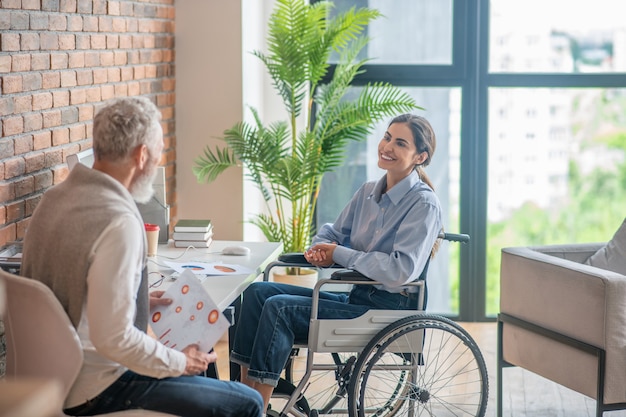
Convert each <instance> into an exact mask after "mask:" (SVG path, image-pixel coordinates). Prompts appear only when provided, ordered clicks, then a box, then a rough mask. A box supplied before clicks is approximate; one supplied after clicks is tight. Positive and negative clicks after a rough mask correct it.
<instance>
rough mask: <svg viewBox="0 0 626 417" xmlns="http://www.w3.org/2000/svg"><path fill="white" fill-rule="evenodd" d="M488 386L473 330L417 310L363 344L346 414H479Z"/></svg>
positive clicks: (361, 416)
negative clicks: (413, 314) (366, 343)
mask: <svg viewBox="0 0 626 417" xmlns="http://www.w3.org/2000/svg"><path fill="white" fill-rule="evenodd" d="M488 391H489V381H488V379H487V368H486V366H485V361H484V359H483V356H482V354H481V353H480V350H479V348H478V346H477V345H476V343H475V342H474V340H473V339H472V338H471V336H470V335H469V334H468V333H467V332H466V331H465V330H464V329H463V328H461V327H460V326H459V325H458V324H456V323H454V322H453V321H451V320H448V319H446V318H444V317H440V316H436V315H431V314H420V315H415V316H410V317H406V318H404V319H401V320H398V321H396V322H394V323H391V324H390V325H389V326H387V327H386V328H384V329H383V330H381V331H380V332H379V333H378V334H377V335H376V337H374V338H373V339H372V340H371V341H370V342H369V344H368V345H367V346H366V347H365V349H364V350H363V352H362V353H361V355H360V356H359V359H358V360H357V362H356V364H355V366H354V371H353V374H352V379H351V381H350V387H349V389H348V408H349V413H350V414H349V415H350V416H351V417H357V416H358V417H373V416H377V417H378V416H385V417H391V416H399V417H402V416H410V417H413V416H437V417H447V416H478V417H483V416H484V415H485V411H486V408H487V398H488Z"/></svg>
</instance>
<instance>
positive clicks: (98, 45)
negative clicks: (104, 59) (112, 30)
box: [91, 35, 107, 49]
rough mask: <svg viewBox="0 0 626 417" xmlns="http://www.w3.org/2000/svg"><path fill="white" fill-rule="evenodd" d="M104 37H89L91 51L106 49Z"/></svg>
mask: <svg viewBox="0 0 626 417" xmlns="http://www.w3.org/2000/svg"><path fill="white" fill-rule="evenodd" d="M106 40H107V38H106V35H91V49H106V47H107V43H106Z"/></svg>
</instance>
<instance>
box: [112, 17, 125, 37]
mask: <svg viewBox="0 0 626 417" xmlns="http://www.w3.org/2000/svg"><path fill="white" fill-rule="evenodd" d="M126 31H127V25H126V19H123V18H119V17H116V18H115V19H113V32H116V33H124V32H126Z"/></svg>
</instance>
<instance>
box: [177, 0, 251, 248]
mask: <svg viewBox="0 0 626 417" xmlns="http://www.w3.org/2000/svg"><path fill="white" fill-rule="evenodd" d="M243 1H246V0H243ZM241 7H242V2H241V1H230V0H229V1H223V0H207V1H177V2H176V137H177V143H176V155H177V156H176V194H177V195H176V202H177V205H178V211H177V217H178V218H210V219H211V220H212V221H213V223H214V230H215V238H216V239H220V240H241V239H242V238H243V223H242V219H243V172H242V170H241V169H240V168H231V169H229V170H228V171H227V172H225V173H224V174H222V175H221V176H220V177H219V178H218V179H217V180H216V181H215V182H213V183H211V184H198V182H197V180H196V178H195V176H194V175H193V172H192V170H191V168H192V166H193V161H194V159H195V158H196V157H197V156H198V155H200V154H201V153H202V151H203V149H204V147H205V145H207V144H209V145H210V146H211V147H214V146H215V145H220V146H221V145H222V144H223V143H224V142H223V141H221V140H218V139H215V137H218V136H221V134H222V132H223V131H224V130H225V129H227V128H229V127H231V126H232V125H234V124H235V123H236V122H237V121H239V120H241V119H242V117H243V104H242V54H243V53H242V11H241Z"/></svg>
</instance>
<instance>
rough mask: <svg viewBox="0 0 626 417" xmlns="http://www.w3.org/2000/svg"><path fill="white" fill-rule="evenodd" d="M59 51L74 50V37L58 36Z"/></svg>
mask: <svg viewBox="0 0 626 417" xmlns="http://www.w3.org/2000/svg"><path fill="white" fill-rule="evenodd" d="M59 49H62V50H64V51H68V50H74V49H76V37H75V36H74V35H72V34H63V35H59Z"/></svg>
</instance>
